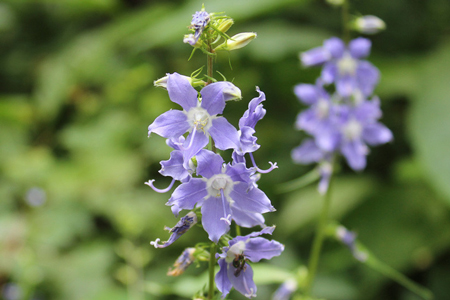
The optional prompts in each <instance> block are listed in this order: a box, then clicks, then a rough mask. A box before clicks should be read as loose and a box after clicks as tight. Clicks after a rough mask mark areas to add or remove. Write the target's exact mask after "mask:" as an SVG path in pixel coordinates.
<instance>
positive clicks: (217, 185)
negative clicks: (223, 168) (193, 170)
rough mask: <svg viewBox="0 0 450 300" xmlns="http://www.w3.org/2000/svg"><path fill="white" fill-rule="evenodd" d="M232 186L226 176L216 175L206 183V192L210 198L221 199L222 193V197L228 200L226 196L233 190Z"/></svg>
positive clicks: (228, 177)
mask: <svg viewBox="0 0 450 300" xmlns="http://www.w3.org/2000/svg"><path fill="white" fill-rule="evenodd" d="M233 185H234V183H233V180H232V179H231V177H230V176H228V175H227V174H216V175H214V176H212V177H211V178H209V179H208V181H207V182H206V190H207V191H208V195H209V196H212V197H221V195H220V191H223V195H224V197H225V198H226V199H229V197H228V195H230V193H231V191H232V190H233Z"/></svg>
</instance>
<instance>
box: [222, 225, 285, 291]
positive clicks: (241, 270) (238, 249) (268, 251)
mask: <svg viewBox="0 0 450 300" xmlns="http://www.w3.org/2000/svg"><path fill="white" fill-rule="evenodd" d="M274 229H275V226H273V227H266V228H264V229H263V230H261V231H260V232H253V233H251V234H248V235H246V236H237V237H235V238H234V239H232V240H230V241H229V244H228V245H229V246H228V247H223V248H222V254H220V255H218V258H219V261H218V263H219V266H220V270H219V272H218V273H217V274H216V278H215V281H216V285H217V288H218V289H219V291H220V292H221V293H222V299H223V298H225V296H226V295H228V293H229V292H230V290H231V288H232V287H234V288H235V289H236V290H237V291H238V292H239V293H241V294H243V295H244V296H245V297H248V298H252V297H256V285H255V282H254V281H253V270H252V267H251V266H250V265H249V264H248V262H249V261H251V262H259V261H260V260H261V259H271V258H272V257H274V256H278V255H280V254H281V252H283V250H284V245H282V244H280V243H279V242H277V241H269V240H267V239H265V238H262V237H259V236H260V235H262V234H272V232H273V230H274Z"/></svg>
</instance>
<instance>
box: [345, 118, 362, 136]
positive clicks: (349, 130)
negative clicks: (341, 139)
mask: <svg viewBox="0 0 450 300" xmlns="http://www.w3.org/2000/svg"><path fill="white" fill-rule="evenodd" d="M362 130H363V127H362V125H361V123H359V122H358V121H357V120H355V119H351V120H350V121H348V122H347V124H346V125H345V126H344V128H343V133H344V136H345V137H346V138H347V139H349V140H354V139H357V138H359V137H360V136H361V133H362Z"/></svg>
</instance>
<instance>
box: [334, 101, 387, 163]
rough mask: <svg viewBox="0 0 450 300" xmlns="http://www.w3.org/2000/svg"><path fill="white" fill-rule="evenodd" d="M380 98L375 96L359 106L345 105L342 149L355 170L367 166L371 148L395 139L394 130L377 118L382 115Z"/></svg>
mask: <svg viewBox="0 0 450 300" xmlns="http://www.w3.org/2000/svg"><path fill="white" fill-rule="evenodd" d="M381 114H382V113H381V109H380V100H379V99H378V97H374V98H373V99H372V100H371V101H369V100H364V101H363V102H362V103H360V104H359V105H357V106H354V107H351V106H346V107H343V111H342V114H341V120H342V121H341V127H340V130H341V133H342V141H341V146H340V150H341V153H342V154H343V155H344V157H345V159H346V160H347V163H348V164H349V166H350V167H351V168H352V169H353V170H362V169H364V168H365V167H366V156H367V154H368V152H369V148H368V147H367V145H366V144H369V145H371V146H376V145H380V144H385V143H387V142H390V141H391V140H392V139H393V135H392V132H391V131H390V130H389V129H388V128H387V127H386V126H384V125H383V124H381V123H379V122H378V121H377V120H378V119H379V118H380V117H381Z"/></svg>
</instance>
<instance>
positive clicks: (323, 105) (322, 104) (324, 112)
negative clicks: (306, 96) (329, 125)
mask: <svg viewBox="0 0 450 300" xmlns="http://www.w3.org/2000/svg"><path fill="white" fill-rule="evenodd" d="M329 111H330V104H329V103H328V101H327V100H325V99H322V98H320V99H319V101H318V102H317V116H318V117H319V119H325V118H326V117H327V116H328V113H329Z"/></svg>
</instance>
